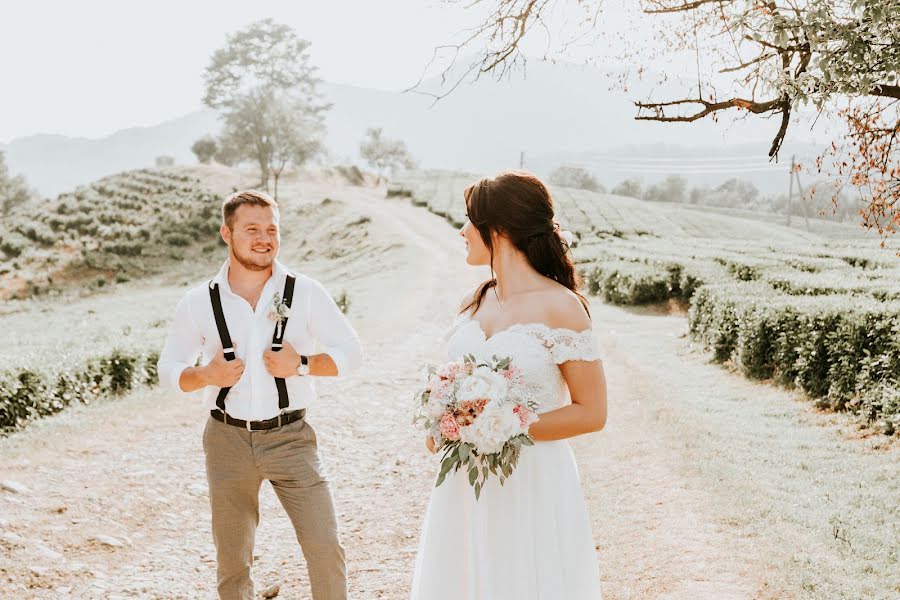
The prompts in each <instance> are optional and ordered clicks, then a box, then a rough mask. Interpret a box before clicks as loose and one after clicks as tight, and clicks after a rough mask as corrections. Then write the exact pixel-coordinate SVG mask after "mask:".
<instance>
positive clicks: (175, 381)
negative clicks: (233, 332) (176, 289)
mask: <svg viewBox="0 0 900 600" xmlns="http://www.w3.org/2000/svg"><path fill="white" fill-rule="evenodd" d="M202 344H203V336H202V334H201V333H200V330H199V329H198V328H197V326H196V324H195V323H194V319H193V318H192V317H191V310H190V305H189V302H188V296H185V297H184V298H182V299H181V301H180V302H179V303H178V307H177V308H176V309H175V318H174V319H173V320H172V323H171V324H170V325H169V332H168V334H166V342H165V345H164V346H163V350H162V352H161V353H160V355H159V361H157V363H156V368H157V371H158V373H159V381H160V383H161V384H162V385H165V386H167V387H169V388H170V389H174V390H177V391H179V392H181V393H184V390H182V389H181V384H180V383H179V382H180V380H181V373H182V372H184V370H185V369H187V368H188V367H192V366H194V365H195V364H197V358H198V357H199V356H200V349H201V347H202Z"/></svg>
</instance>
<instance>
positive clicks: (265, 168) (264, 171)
mask: <svg viewBox="0 0 900 600" xmlns="http://www.w3.org/2000/svg"><path fill="white" fill-rule="evenodd" d="M259 183H260V187H262V188H263V190H265V192H266V193H268V192H269V162H268V161H266V160H260V161H259Z"/></svg>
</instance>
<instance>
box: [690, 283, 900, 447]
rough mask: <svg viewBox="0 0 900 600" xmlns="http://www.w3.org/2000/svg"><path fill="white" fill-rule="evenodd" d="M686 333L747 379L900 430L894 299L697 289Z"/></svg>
mask: <svg viewBox="0 0 900 600" xmlns="http://www.w3.org/2000/svg"><path fill="white" fill-rule="evenodd" d="M688 322H689V326H690V331H691V334H692V335H693V336H694V337H695V339H698V340H700V341H701V342H703V343H704V344H705V345H706V346H707V347H708V348H710V349H711V350H712V351H713V354H714V356H715V358H716V360H718V361H727V360H730V361H732V362H733V363H734V364H735V366H737V367H738V368H739V369H740V370H741V372H742V373H743V374H744V375H746V376H747V377H750V378H753V379H772V380H774V381H775V382H777V383H780V384H782V385H785V386H788V387H797V388H799V389H801V390H802V391H803V392H805V393H806V394H807V395H808V396H809V397H810V398H813V399H815V400H816V402H817V404H818V405H819V406H820V407H823V408H830V409H833V410H852V411H855V412H858V413H860V414H862V415H863V416H865V417H866V418H867V419H869V420H870V421H873V422H875V423H876V424H877V425H878V426H879V427H880V428H881V429H882V430H883V431H884V432H885V433H888V434H891V433H894V432H896V431H897V430H898V429H900V304H898V303H895V302H894V303H890V302H877V301H874V300H869V299H866V298H861V297H852V296H817V297H811V298H810V297H798V296H790V295H785V294H779V293H778V292H775V291H773V290H772V289H771V288H769V287H768V286H765V285H763V284H743V285H742V284H724V285H707V286H703V287H701V288H700V289H699V290H698V291H697V293H696V294H695V295H694V297H693V299H692V302H691V308H690V310H689V312H688Z"/></svg>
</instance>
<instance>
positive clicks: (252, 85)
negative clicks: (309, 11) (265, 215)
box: [203, 19, 329, 191]
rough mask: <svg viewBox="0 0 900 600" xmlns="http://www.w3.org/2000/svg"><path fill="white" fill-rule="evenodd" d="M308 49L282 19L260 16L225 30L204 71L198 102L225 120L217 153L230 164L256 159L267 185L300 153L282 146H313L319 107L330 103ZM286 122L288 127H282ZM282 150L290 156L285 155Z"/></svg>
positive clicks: (320, 121) (318, 127)
mask: <svg viewBox="0 0 900 600" xmlns="http://www.w3.org/2000/svg"><path fill="white" fill-rule="evenodd" d="M308 49H309V42H307V41H305V40H302V39H300V38H299V37H298V36H297V34H296V33H295V32H294V30H293V29H291V28H290V27H288V26H287V25H280V24H278V23H275V22H274V21H273V20H272V19H263V20H262V21H257V22H255V23H253V24H251V25H250V26H248V27H247V28H245V29H243V30H241V31H238V32H237V33H235V34H233V35H231V36H229V37H228V40H227V43H226V45H225V47H223V48H220V49H218V50H216V51H215V52H214V53H213V56H212V59H211V61H210V64H209V66H208V67H207V68H206V72H205V74H204V80H205V82H206V93H205V96H204V98H203V102H204V103H205V104H206V105H207V106H209V107H211V108H215V109H218V110H219V111H221V114H222V118H223V120H224V127H223V134H222V138H221V139H220V140H219V144H220V146H221V147H222V148H223V149H224V150H223V151H222V152H221V156H222V158H223V159H224V160H225V161H228V162H229V163H232V164H233V163H236V162H240V161H241V160H252V161H254V162H256V164H257V165H258V166H259V170H260V183H261V186H262V187H264V188H265V189H266V191H268V190H269V181H270V179H271V178H272V177H273V176H274V175H275V174H276V172H277V175H278V176H280V175H281V172H282V170H283V169H284V168H285V166H286V165H287V164H290V163H291V162H296V160H295V159H299V158H302V157H303V156H304V152H300V151H297V152H290V153H288V152H287V151H286V150H285V148H286V147H288V146H292V147H293V148H294V150H298V149H299V148H300V147H304V148H306V149H307V150H308V149H310V148H313V147H317V146H318V144H319V142H318V137H317V136H321V134H322V132H323V131H324V120H323V113H324V112H325V111H326V110H327V109H328V108H329V107H328V105H327V104H325V103H323V102H322V101H321V98H320V97H319V91H318V86H319V83H320V82H319V79H318V78H317V77H316V74H315V72H316V70H315V67H313V66H312V65H311V64H310V60H309V54H308ZM287 112H291V113H294V116H291V117H287V116H286V113H287ZM275 121H278V125H276V124H275V123H274V122H275ZM285 126H288V127H291V128H293V129H291V131H285V130H283V129H282V127H285ZM304 136H306V137H304ZM286 140H290V142H289V143H288V142H287V141H286ZM301 142H302V143H301ZM287 154H290V155H291V156H292V157H293V158H292V159H291V160H288V161H286V160H285V156H287Z"/></svg>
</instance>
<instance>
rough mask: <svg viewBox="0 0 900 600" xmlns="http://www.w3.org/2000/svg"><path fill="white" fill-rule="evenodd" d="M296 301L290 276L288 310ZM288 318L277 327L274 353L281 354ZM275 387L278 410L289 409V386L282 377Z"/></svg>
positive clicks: (286, 285) (286, 286)
mask: <svg viewBox="0 0 900 600" xmlns="http://www.w3.org/2000/svg"><path fill="white" fill-rule="evenodd" d="M293 299H294V278H293V277H292V276H290V275H288V276H287V279H285V280H284V303H285V305H287V307H288V308H290V307H291V301H292V300H293ZM287 322H288V318H287V317H285V318H284V321H283V322H282V323H281V327H278V326H277V325H276V326H275V333H274V335H273V336H272V352H280V351H281V346H282V343H281V342H282V340H284V331H285V330H286V329H287ZM275 387H276V388H278V408H280V409H281V410H284V409H285V408H287V407H288V404H289V403H290V401H289V400H288V393H287V386H286V385H285V383H284V379H283V378H281V377H276V378H275Z"/></svg>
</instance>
